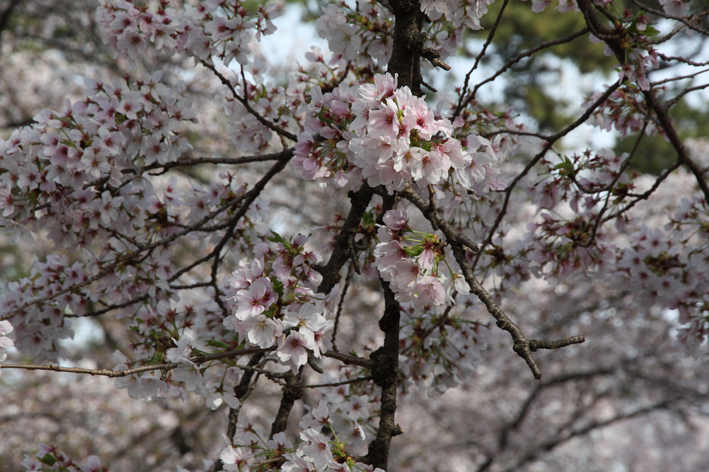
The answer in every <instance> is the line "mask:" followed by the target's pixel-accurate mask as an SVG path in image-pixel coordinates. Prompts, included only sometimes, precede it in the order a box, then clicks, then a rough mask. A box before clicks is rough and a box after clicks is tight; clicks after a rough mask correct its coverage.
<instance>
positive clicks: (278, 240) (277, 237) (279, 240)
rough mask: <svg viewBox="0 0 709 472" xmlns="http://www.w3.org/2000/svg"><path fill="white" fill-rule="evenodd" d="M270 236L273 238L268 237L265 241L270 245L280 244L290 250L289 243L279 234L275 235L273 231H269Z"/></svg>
mask: <svg viewBox="0 0 709 472" xmlns="http://www.w3.org/2000/svg"><path fill="white" fill-rule="evenodd" d="M271 234H272V235H273V236H270V237H268V238H266V239H268V240H269V241H271V242H272V243H281V244H283V245H284V246H285V247H286V249H290V243H289V242H288V241H286V240H285V239H283V236H281V235H280V234H278V233H276V232H275V231H273V230H271Z"/></svg>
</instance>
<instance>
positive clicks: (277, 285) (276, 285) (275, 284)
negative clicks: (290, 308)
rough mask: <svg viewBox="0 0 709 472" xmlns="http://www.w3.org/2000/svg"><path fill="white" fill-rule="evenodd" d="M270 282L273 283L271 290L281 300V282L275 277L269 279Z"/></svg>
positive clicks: (282, 287)
mask: <svg viewBox="0 0 709 472" xmlns="http://www.w3.org/2000/svg"><path fill="white" fill-rule="evenodd" d="M271 282H272V283H273V290H275V291H276V293H277V294H278V296H279V298H283V289H284V286H283V282H281V281H280V280H278V279H277V278H275V277H271Z"/></svg>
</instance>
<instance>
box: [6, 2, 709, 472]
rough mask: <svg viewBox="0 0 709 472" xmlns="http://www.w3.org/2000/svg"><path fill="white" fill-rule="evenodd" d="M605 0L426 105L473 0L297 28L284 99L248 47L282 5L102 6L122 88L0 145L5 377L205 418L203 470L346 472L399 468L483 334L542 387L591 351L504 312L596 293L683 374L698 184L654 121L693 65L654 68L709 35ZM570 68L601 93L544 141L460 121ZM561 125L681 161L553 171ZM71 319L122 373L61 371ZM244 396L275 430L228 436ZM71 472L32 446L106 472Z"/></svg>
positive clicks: (46, 114)
mask: <svg viewBox="0 0 709 472" xmlns="http://www.w3.org/2000/svg"><path fill="white" fill-rule="evenodd" d="M499 1H502V0H499ZM618 2H619V0H615V1H606V0H563V1H561V0H560V2H559V6H558V8H557V10H558V11H559V12H562V13H564V14H567V15H578V16H579V18H581V20H582V26H581V27H580V28H579V29H578V30H577V31H574V32H573V33H572V34H570V35H569V36H566V37H563V38H557V39H556V40H555V41H553V42H549V43H542V44H539V45H538V46H537V47H536V48H535V49H533V50H529V51H520V54H519V56H517V57H515V58H513V59H511V60H510V62H508V63H507V64H504V65H503V66H502V67H501V68H500V69H499V70H498V71H497V72H495V73H494V74H493V75H492V76H491V77H489V78H488V79H485V80H480V81H479V82H477V83H474V79H475V77H476V76H475V75H473V72H474V71H475V69H476V68H478V65H479V63H480V60H481V58H483V57H484V56H485V54H486V48H487V47H488V44H489V41H488V42H486V43H485V45H484V47H483V48H482V51H481V52H480V53H479V55H478V56H477V59H476V61H475V63H474V65H473V66H472V69H471V70H470V71H469V72H468V74H467V75H466V76H465V78H464V79H463V82H461V83H460V84H458V87H457V88H456V89H455V95H446V94H444V93H442V92H436V91H435V90H433V87H431V85H429V84H427V83H426V80H429V81H430V80H432V79H431V77H437V76H440V75H443V74H449V72H447V71H448V70H450V66H449V65H448V64H447V63H446V61H449V62H450V59H449V58H450V57H451V56H453V55H455V53H456V52H457V50H458V49H459V48H461V47H463V46H465V38H466V35H467V34H469V32H470V31H474V30H479V29H481V18H482V17H483V15H485V14H486V13H487V12H488V6H490V5H491V4H492V2H491V1H487V0H479V1H472V0H447V1H438V0H437V1H430V0H424V1H410V0H390V1H388V2H384V1H382V2H377V1H374V0H369V1H366V0H359V1H356V2H354V1H352V2H350V1H347V2H345V1H340V2H333V3H330V4H328V5H326V6H324V7H322V9H321V11H320V12H319V14H320V17H319V18H318V19H317V21H316V22H315V26H316V28H317V31H318V33H319V34H320V36H321V37H322V38H324V39H325V40H327V43H328V48H329V51H327V52H323V51H321V50H320V49H319V48H317V47H313V48H312V49H311V50H310V52H308V53H307V54H306V55H305V58H304V59H303V58H301V62H302V65H300V66H298V67H297V68H294V69H293V70H290V71H288V72H287V74H285V75H282V74H280V72H282V71H281V69H279V65H278V64H269V62H268V58H267V57H265V56H263V55H262V54H261V53H260V49H259V44H260V41H261V40H262V38H263V37H265V36H268V35H271V34H273V33H274V32H275V31H276V26H275V25H274V20H275V19H276V18H277V17H278V15H279V13H280V11H281V6H280V5H277V4H275V3H269V4H265V5H252V4H250V3H248V2H244V3H241V2H238V1H235V0H206V1H203V2H184V3H186V4H183V2H174V3H175V4H174V5H173V3H172V2H170V1H168V0H161V1H159V2H140V1H137V0H134V1H129V0H101V1H100V2H99V3H100V4H99V6H98V8H97V9H96V16H95V21H96V22H97V24H98V25H99V26H100V31H101V33H102V35H103V36H102V39H103V42H104V43H105V44H106V45H107V46H108V47H109V48H110V50H111V51H112V52H113V54H114V55H115V57H116V60H119V61H123V64H124V65H125V67H126V70H127V71H128V72H127V73H126V74H125V75H123V76H122V77H120V78H118V77H115V78H101V77H97V76H93V77H87V78H85V79H84V81H83V84H84V86H85V90H84V92H83V93H84V95H83V97H81V98H77V99H66V102H65V104H64V106H63V108H62V109H61V110H59V111H50V110H42V111H40V112H39V113H37V114H36V115H34V117H33V122H32V123H31V124H30V125H28V126H21V127H17V128H16V129H15V130H14V131H13V132H12V134H11V135H10V136H8V138H7V139H5V140H2V141H0V227H2V228H3V229H4V231H5V233H6V234H7V236H8V238H9V240H10V242H12V243H13V244H16V243H24V244H28V243H29V242H30V241H31V240H34V239H35V238H36V239H37V240H38V244H40V245H43V246H42V247H45V248H47V249H46V252H47V255H46V257H36V258H35V259H34V261H33V262H32V265H31V269H29V273H27V274H26V276H24V277H18V278H17V280H13V281H11V282H10V283H9V284H8V285H7V287H6V288H5V289H4V290H3V291H2V292H0V293H1V294H0V361H5V360H6V358H7V352H6V351H8V350H9V349H10V348H12V347H13V346H14V347H15V348H16V349H17V351H19V352H20V353H22V354H23V355H25V356H28V357H27V359H31V360H32V362H35V363H36V364H41V365H36V364H29V363H25V364H3V365H2V368H3V371H2V372H3V375H6V373H7V370H8V368H13V369H23V368H24V369H32V370H37V369H39V370H41V369H46V370H57V371H67V372H75V373H84V374H91V375H104V376H109V377H115V378H116V380H115V386H116V387H117V388H118V389H127V392H128V394H129V395H130V397H131V398H133V399H143V400H154V401H158V402H162V404H169V403H170V402H173V401H176V400H188V399H190V398H192V397H196V398H201V399H202V400H201V402H202V403H203V404H205V405H206V406H207V407H208V408H210V409H218V408H220V407H222V405H225V406H223V407H222V408H224V409H227V408H228V410H229V416H228V425H227V427H226V429H224V431H223V432H220V433H215V434H214V436H213V444H214V445H215V447H216V445H218V448H219V452H218V454H216V455H212V457H211V458H210V459H211V460H212V461H213V462H210V463H208V464H206V465H205V466H204V468H205V470H206V469H209V470H220V469H224V470H234V471H239V470H263V471H265V470H284V471H293V472H295V471H316V470H317V471H325V470H333V471H341V472H346V471H355V470H360V471H376V470H387V468H388V467H392V465H391V464H390V462H391V461H389V449H390V445H391V443H392V441H396V440H397V439H393V438H395V437H396V436H399V435H401V434H402V433H405V431H403V430H402V428H401V426H400V425H399V424H398V422H397V421H398V419H397V418H398V417H397V416H396V412H397V398H401V397H402V396H405V395H410V394H411V392H414V391H421V392H425V393H426V394H427V395H428V396H430V397H434V396H436V395H440V394H442V393H443V392H446V391H447V390H448V389H450V388H452V387H456V386H458V385H460V384H461V383H463V382H465V381H466V379H469V378H470V377H471V375H473V373H474V372H475V370H476V368H477V367H478V366H479V365H480V363H481V360H482V356H483V354H484V351H485V350H487V349H488V344H489V342H490V338H491V331H494V330H502V331H506V332H507V333H508V334H509V336H510V337H511V338H512V342H513V351H514V353H516V354H517V355H518V356H519V357H521V358H522V359H521V360H518V361H519V362H522V363H523V364H525V365H526V366H527V368H528V369H529V370H530V371H531V374H529V375H530V376H533V377H534V378H537V379H539V378H541V377H542V370H541V369H540V367H539V366H538V365H537V362H536V360H535V356H536V355H537V354H536V351H538V350H540V349H558V348H567V349H564V350H561V351H558V352H555V353H553V355H552V356H550V357H549V359H552V360H550V361H549V362H550V363H559V364H561V363H562V362H561V360H563V359H564V356H565V355H566V352H568V351H571V350H582V349H584V348H585V347H586V345H584V346H575V347H572V348H568V346H570V345H573V344H580V343H583V342H584V337H583V334H584V333H583V332H571V333H551V334H552V335H553V336H554V337H553V338H552V339H549V340H540V339H534V338H532V335H533V334H534V335H536V334H537V333H540V332H541V333H543V334H544V335H545V336H546V335H547V334H548V333H545V332H544V331H543V330H542V329H539V330H538V331H536V330H535V329H534V328H528V323H530V322H531V320H533V317H532V315H531V312H533V311H535V308H534V307H532V306H525V304H526V303H527V302H529V300H531V303H534V296H536V295H539V294H540V293H542V291H543V290H547V289H549V287H552V288H551V290H552V291H553V289H554V287H564V286H565V287H568V286H573V285H578V286H579V287H587V288H588V290H587V292H588V293H587V295H586V299H587V301H589V302H592V301H595V300H594V297H598V295H597V294H595V293H594V290H595V289H594V287H599V286H601V285H602V286H604V287H605V288H604V289H603V290H605V293H610V295H608V298H609V299H610V298H613V297H614V296H615V297H617V299H622V298H623V297H625V296H627V295H628V294H635V298H634V300H632V304H631V305H632V307H634V308H633V309H634V310H639V311H640V312H645V313H651V312H653V310H660V311H661V312H662V313H665V314H667V313H676V314H677V316H678V324H676V326H675V327H676V328H677V335H676V338H677V340H678V342H679V343H680V344H682V345H684V346H685V347H686V349H687V350H688V351H690V352H691V353H693V354H698V353H700V352H701V347H702V344H703V343H705V342H706V337H707V334H708V330H709V322H708V321H707V319H708V318H707V317H708V316H709V285H708V284H707V274H709V206H708V204H707V202H708V200H709V184H707V169H709V158H708V157H707V156H708V154H707V152H706V149H703V148H702V147H701V143H697V142H683V141H682V139H680V137H679V135H678V131H677V125H676V123H675V122H674V121H673V120H672V117H671V110H672V107H673V106H674V105H675V104H676V103H677V102H678V101H679V100H680V99H682V98H683V97H684V96H685V95H688V94H690V93H695V94H699V93H701V92H702V90H703V89H704V88H705V87H706V85H704V84H701V83H699V82H692V80H693V79H694V78H695V77H696V76H698V75H699V74H700V73H701V72H704V71H705V69H706V67H707V62H706V58H704V59H701V58H700V59H697V60H695V59H693V58H689V57H684V56H682V54H679V55H676V54H674V53H671V52H668V49H665V46H666V45H667V44H671V43H672V40H673V38H675V37H681V36H686V37H694V38H696V37H702V38H703V37H704V36H706V35H707V34H708V32H707V29H706V27H707V24H706V16H707V15H706V14H707V11H706V10H701V9H699V7H698V6H695V5H694V4H693V3H689V2H684V1H681V0H674V1H662V0H661V1H660V6H661V10H659V9H653V8H650V7H649V6H644V5H642V4H641V3H639V2H635V1H634V0H632V1H631V2H630V3H629V5H632V8H630V7H628V8H622V6H621V5H620V4H619V3H618ZM550 3H551V2H550V1H537V0H533V2H531V4H529V5H527V7H526V8H530V9H531V10H532V11H533V12H537V13H540V14H542V15H543V14H545V13H543V12H544V11H545V9H546V8H547V7H549V6H550ZM507 4H508V2H507V0H505V1H504V5H502V7H501V9H500V10H499V17H498V19H497V21H496V22H495V23H494V26H493V27H492V29H491V33H490V36H489V38H490V41H491V40H492V37H493V36H494V33H495V30H496V28H497V27H498V25H499V24H500V22H504V21H505V19H504V17H503V14H504V10H505V8H506V6H507ZM8 12H9V10H8ZM653 25H654V26H653ZM581 41H591V42H594V43H603V47H604V49H605V53H606V55H607V56H610V57H613V58H614V60H615V63H616V64H617V67H616V69H615V72H614V74H613V76H612V77H611V78H609V79H607V80H606V82H608V83H604V84H603V85H601V84H597V86H596V87H595V88H594V93H593V94H591V95H590V96H588V97H587V98H586V100H585V102H584V104H583V109H582V111H581V112H580V113H579V115H578V117H576V118H574V120H573V121H571V122H570V123H569V124H568V125H566V126H565V127H563V129H560V130H558V131H556V132H555V133H553V134H545V132H544V131H543V130H541V131H538V130H535V129H533V127H530V125H529V119H528V117H524V116H520V115H519V114H516V113H515V112H514V110H513V109H511V108H510V109H506V110H501V111H492V110H491V109H489V108H486V107H485V106H484V105H483V104H481V103H480V102H479V101H478V100H479V97H478V96H477V93H478V90H479V88H480V87H481V86H482V85H484V84H485V83H487V82H491V81H493V80H495V79H496V78H497V77H499V76H501V75H502V74H503V73H504V72H505V71H507V70H508V69H511V68H513V67H514V66H516V65H517V64H519V63H521V61H523V59H524V58H526V57H528V56H531V55H532V54H536V53H539V52H540V51H544V50H545V49H547V48H550V47H551V46H554V45H557V44H565V43H571V42H581ZM148 58H152V59H148ZM702 61H703V62H702ZM146 65H150V66H151V67H152V69H150V70H145V68H144V67H146ZM663 70H670V71H672V74H674V75H671V74H670V75H667V74H664V75H660V74H659V73H657V72H660V71H663ZM195 74H198V75H200V76H202V77H203V79H202V80H207V81H209V80H212V81H213V83H212V84H211V85H210V86H209V87H205V88H201V87H202V86H203V84H200V83H199V81H198V80H195V79H194V76H195ZM204 77H207V79H204ZM214 83H216V84H217V85H216V86H215V85H214ZM210 87H211V88H210ZM204 90H208V91H209V93H208V94H207V93H203V92H204ZM426 91H431V93H430V94H429V95H426V94H424V92H426ZM210 107H214V108H210ZM215 116H216V117H217V118H215ZM214 123H217V124H216V125H215V124H214ZM582 124H592V125H594V126H596V127H597V128H598V129H600V130H606V131H612V130H615V131H616V132H617V133H618V134H619V135H621V136H623V137H625V136H626V135H636V136H637V143H639V142H640V141H641V140H642V139H643V137H644V136H655V135H660V136H662V137H664V139H666V140H667V141H668V142H669V143H670V144H671V146H672V149H673V155H672V156H670V157H669V158H668V159H669V160H668V162H669V164H668V166H667V168H666V169H665V170H664V171H663V172H662V173H661V174H659V175H657V176H647V175H642V174H640V173H638V172H635V171H633V163H634V162H637V161H640V160H642V159H643V156H642V155H641V153H640V152H638V146H637V145H636V146H635V147H633V149H632V151H631V152H628V153H622V154H621V153H615V152H613V151H612V150H609V149H604V148H600V147H599V148H589V149H587V150H585V151H579V152H576V153H574V152H566V151H565V148H564V147H563V146H562V145H561V140H562V138H564V137H565V136H567V135H569V133H571V132H572V131H573V130H574V129H576V128H578V127H579V126H580V125H582ZM210 126H217V127H218V130H217V131H216V132H214V133H212V134H211V135H210V131H209V129H210ZM201 127H203V128H201ZM200 129H204V130H206V131H205V132H204V133H203V134H200V131H199V130H200ZM209 153H212V154H217V153H221V154H222V155H223V157H218V156H217V157H215V156H208V155H206V154H209ZM284 192H285V193H286V194H287V195H288V196H287V197H286V198H285V200H286V203H283V202H281V203H278V202H279V198H281V197H279V195H281V196H282V194H283V193H284ZM273 200H275V201H276V203H278V205H276V207H275V208H274V205H273ZM288 205H290V207H289V206H288ZM278 206H280V207H281V208H278ZM283 208H286V209H287V210H288V211H289V213H290V216H289V217H284V216H283ZM311 223H312V224H311ZM357 287H359V288H357ZM350 290H357V291H358V292H357V293H358V294H360V296H362V297H368V298H369V300H370V305H369V306H370V309H372V307H373V309H374V310H375V311H376V312H377V313H376V315H372V314H371V313H366V310H363V305H359V306H358V305H357V304H356V302H353V301H352V300H351V299H350V300H349V301H347V294H348V291H350ZM515 299H518V300H519V302H520V304H518V305H517V304H516V303H515ZM528 299H529V300H528ZM579 299H580V300H583V299H584V296H579ZM536 302H537V303H539V307H541V306H542V303H543V302H542V301H540V300H536ZM540 310H541V308H540ZM670 310H672V311H670ZM528 315H529V317H528V319H527V320H526V321H525V320H524V318H525V316H528ZM490 316H492V317H493V318H494V320H495V321H494V322H491V321H490V319H491V318H490ZM648 316H649V315H648ZM83 317H87V318H98V317H104V318H107V317H113V318H115V319H117V320H118V321H119V322H120V323H122V324H123V326H124V327H125V328H126V329H127V332H128V334H127V335H125V336H126V337H125V340H126V343H125V344H124V345H121V346H119V350H117V351H116V352H115V357H116V359H117V364H114V365H111V366H93V367H96V368H78V367H60V366H58V365H56V364H57V362H59V361H60V360H61V359H62V358H65V357H66V355H67V353H66V351H65V349H64V348H63V344H62V342H61V341H62V340H65V339H67V338H71V337H72V336H73V334H74V331H73V329H72V319H76V318H83ZM520 320H522V321H520ZM343 326H348V327H350V328H352V329H353V330H354V331H358V330H359V331H360V332H348V330H347V329H346V328H343ZM363 333H366V334H363ZM507 339H508V340H509V338H507ZM363 340H364V341H363ZM508 343H509V341H508ZM587 344H588V343H587ZM12 352H14V351H12ZM504 354H505V355H508V354H509V353H508V352H505V353H504ZM494 355H495V356H502V355H503V354H502V353H501V352H497V353H495V354H494ZM107 368H112V370H109V369H107ZM262 378H263V379H267V380H268V381H270V382H271V384H270V385H276V386H278V388H282V394H281V396H280V401H279V402H277V406H276V407H275V408H274V411H272V413H271V421H270V422H271V429H270V432H269V431H268V430H264V429H263V427H264V426H263V424H261V423H255V422H252V421H251V420H250V419H249V416H248V415H247V413H246V412H244V411H242V406H243V405H245V404H247V403H248V402H255V403H257V404H258V394H257V393H256V392H258V391H259V389H260V388H264V387H263V381H261V382H259V379H262ZM257 383H258V385H257ZM265 388H266V389H268V387H265ZM306 390H307V391H308V392H309V393H308V394H307V395H312V397H311V398H310V404H309V406H308V407H307V408H306V410H305V411H303V412H302V414H300V416H299V417H297V418H294V416H295V415H296V413H295V412H294V405H295V404H296V402H297V401H298V400H299V399H301V398H302V397H303V396H304V393H303V392H304V391H306ZM261 406H263V405H261ZM264 408H266V407H264ZM289 418H290V419H291V420H290V421H291V422H292V424H291V425H290V426H289V425H288V421H289ZM286 433H288V434H286ZM500 444H501V445H500V447H502V445H504V444H503V442H502V440H501V442H500ZM87 461H88V462H87V463H86V464H83V463H82V464H75V463H74V462H73V460H72V459H71V458H69V457H68V456H67V455H66V454H64V453H63V452H61V451H60V450H59V449H58V448H56V447H54V446H47V445H44V444H43V445H42V446H41V447H40V451H39V453H38V454H37V455H36V456H35V457H30V456H27V457H26V458H25V460H24V462H23V465H24V466H25V467H26V468H27V469H28V470H39V469H40V468H42V467H53V468H59V469H61V470H83V471H88V470H92V471H93V470H100V468H101V462H100V460H99V458H98V457H97V456H93V455H92V456H90V457H89V458H88V459H87ZM481 467H482V466H481ZM484 467H487V465H486V466H484ZM483 469H484V468H483ZM483 469H481V470H483Z"/></svg>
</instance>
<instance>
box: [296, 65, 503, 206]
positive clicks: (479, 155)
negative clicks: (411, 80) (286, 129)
mask: <svg viewBox="0 0 709 472" xmlns="http://www.w3.org/2000/svg"><path fill="white" fill-rule="evenodd" d="M452 132H453V127H452V124H451V123H450V121H448V120H446V119H443V118H437V117H436V115H435V113H434V112H433V110H432V109H430V108H429V107H428V105H427V104H426V102H425V100H423V99H422V98H420V97H415V96H413V95H412V94H411V91H410V89H409V88H408V87H401V88H397V83H396V79H395V78H394V77H392V76H391V75H390V74H386V75H377V76H375V78H374V84H362V85H360V86H358V87H350V86H347V85H344V84H343V85H340V86H339V87H338V88H337V89H336V90H334V91H333V92H329V93H326V94H324V95H322V94H319V93H318V90H317V89H316V90H314V91H313V95H312V101H311V103H310V114H309V116H308V118H307V119H306V123H305V132H304V133H301V135H300V136H299V138H298V143H297V145H296V157H295V159H294V162H293V165H294V166H295V167H296V168H299V169H301V170H302V175H303V177H304V178H308V179H322V180H323V181H324V180H327V179H329V180H332V181H334V182H335V183H336V184H337V185H339V186H343V185H344V184H345V183H346V182H348V181H349V182H353V181H356V180H358V179H357V178H358V177H361V178H362V179H364V180H366V181H367V183H368V184H369V185H370V186H372V187H376V186H379V185H384V186H385V187H386V188H387V189H388V190H389V192H393V191H394V190H400V189H402V188H403V187H404V186H405V185H407V184H409V183H415V184H416V185H417V186H418V187H426V186H427V185H438V184H441V183H444V182H447V181H449V179H450V180H452V182H453V183H454V184H457V185H460V186H462V188H464V189H469V190H475V191H477V192H480V193H485V192H486V191H487V190H488V189H489V188H490V187H492V186H496V183H495V181H494V176H496V175H497V173H498V172H497V171H496V169H495V168H494V163H495V162H496V161H497V158H496V156H495V152H494V150H493V148H492V146H491V143H490V142H489V141H487V140H486V139H484V138H482V137H479V136H475V135H470V136H467V137H466V138H465V139H464V140H463V142H465V143H466V145H467V148H464V147H463V144H462V142H461V140H459V139H456V138H455V137H453V136H452ZM351 165H354V168H352V166H351Z"/></svg>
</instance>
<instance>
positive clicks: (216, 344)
mask: <svg viewBox="0 0 709 472" xmlns="http://www.w3.org/2000/svg"><path fill="white" fill-rule="evenodd" d="M207 346H213V347H220V348H222V349H229V345H228V344H227V343H225V342H224V341H217V340H214V339H212V340H211V341H207Z"/></svg>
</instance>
